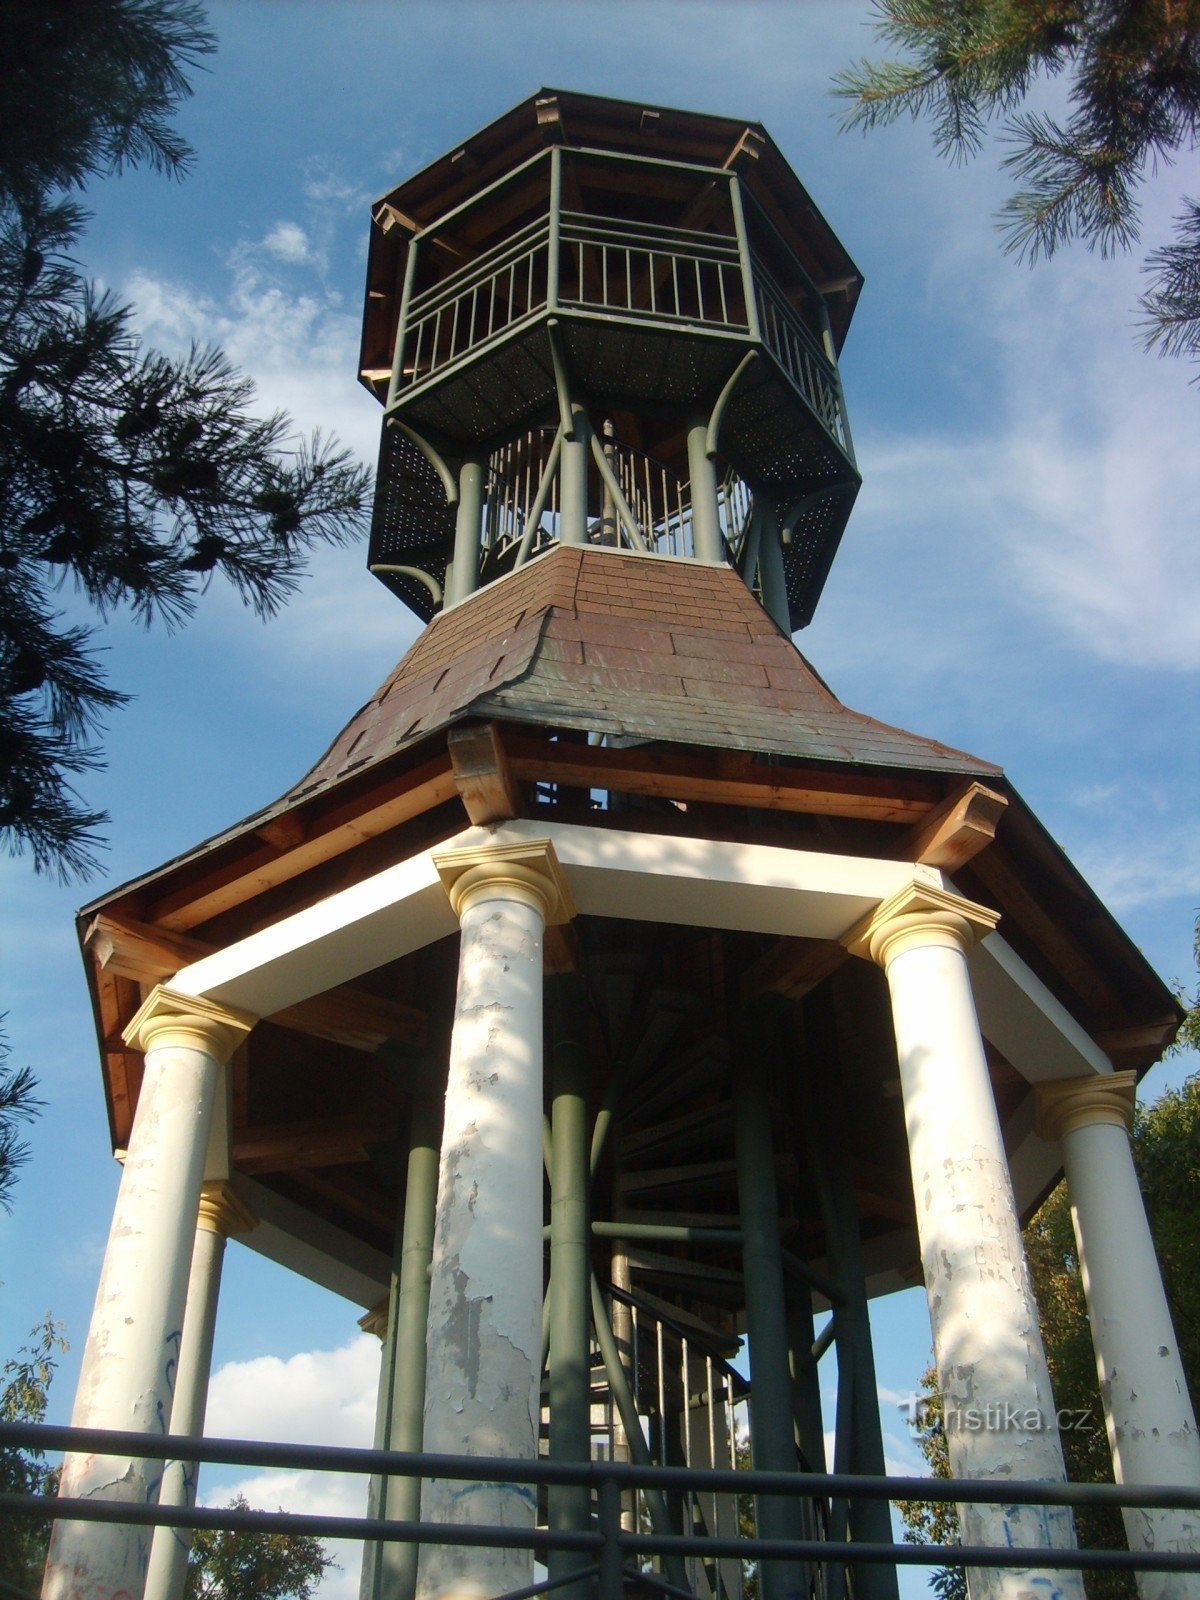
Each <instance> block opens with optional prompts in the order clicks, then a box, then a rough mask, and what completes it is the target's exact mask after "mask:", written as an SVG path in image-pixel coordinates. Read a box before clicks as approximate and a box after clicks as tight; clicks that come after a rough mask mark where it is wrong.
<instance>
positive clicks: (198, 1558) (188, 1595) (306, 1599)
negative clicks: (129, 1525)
mask: <svg viewBox="0 0 1200 1600" xmlns="http://www.w3.org/2000/svg"><path fill="white" fill-rule="evenodd" d="M229 1509H230V1510H231V1511H248V1510H249V1509H250V1506H249V1503H248V1502H247V1500H246V1499H245V1497H244V1496H243V1495H240V1494H239V1495H235V1496H234V1498H233V1499H232V1500H231V1501H230V1502H229ZM333 1565H334V1563H333V1562H332V1561H331V1560H330V1559H329V1558H328V1557H327V1556H326V1554H325V1547H324V1545H322V1543H321V1541H320V1540H319V1539H314V1538H311V1537H309V1536H308V1535H306V1534H289V1533H241V1532H237V1531H234V1530H231V1531H228V1532H219V1531H217V1530H215V1529H212V1528H202V1529H198V1530H197V1532H196V1533H195V1534H194V1535H193V1537H192V1552H191V1556H190V1557H189V1559H188V1576H187V1587H186V1589H185V1590H184V1600H311V1596H312V1594H313V1591H314V1590H315V1588H316V1586H317V1584H318V1583H319V1582H320V1581H321V1578H322V1577H323V1576H324V1574H325V1573H326V1572H327V1571H328V1570H329V1568H330V1567H332V1566H333Z"/></svg>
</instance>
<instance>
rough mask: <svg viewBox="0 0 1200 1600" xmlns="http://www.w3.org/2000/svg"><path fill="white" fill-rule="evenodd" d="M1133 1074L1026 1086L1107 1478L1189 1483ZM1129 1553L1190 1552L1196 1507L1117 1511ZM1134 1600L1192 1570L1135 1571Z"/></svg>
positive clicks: (1197, 1537)
mask: <svg viewBox="0 0 1200 1600" xmlns="http://www.w3.org/2000/svg"><path fill="white" fill-rule="evenodd" d="M1135 1086H1136V1074H1135V1073H1132V1072H1114V1073H1112V1074H1111V1075H1107V1076H1104V1077H1100V1076H1096V1077H1092V1078H1071V1079H1068V1080H1066V1081H1063V1082H1058V1083H1044V1084H1039V1086H1038V1124H1039V1126H1038V1132H1039V1133H1040V1134H1041V1135H1042V1137H1043V1138H1044V1139H1058V1140H1061V1144H1062V1155H1063V1165H1064V1167H1065V1168H1066V1174H1067V1188H1068V1190H1069V1191H1070V1196H1071V1220H1072V1222H1073V1223H1074V1225H1075V1240H1076V1243H1077V1244H1078V1246H1079V1267H1080V1272H1081V1274H1082V1277H1083V1289H1084V1293H1085V1295H1086V1296H1087V1308H1088V1318H1089V1320H1090V1322H1091V1325H1092V1343H1093V1344H1094V1345H1095V1349H1096V1371H1097V1373H1098V1375H1099V1379H1100V1395H1101V1399H1102V1401H1103V1404H1104V1416H1105V1421H1106V1424H1107V1427H1108V1442H1109V1445H1110V1446H1111V1448H1112V1457H1113V1474H1114V1476H1115V1478H1116V1481H1117V1482H1118V1483H1130V1484H1135V1483H1136V1484H1176V1485H1180V1486H1183V1487H1187V1488H1192V1489H1196V1488H1200V1438H1198V1437H1197V1434H1196V1416H1195V1412H1194V1411H1193V1409H1192V1403H1191V1399H1190V1397H1189V1395H1188V1389H1187V1380H1186V1378H1185V1377H1184V1373H1183V1363H1182V1362H1181V1360H1180V1358H1179V1343H1178V1340H1177V1339H1176V1337H1175V1329H1174V1327H1173V1326H1172V1324H1171V1312H1170V1309H1169V1307H1168V1305H1167V1297H1166V1294H1165V1293H1164V1291H1163V1285H1162V1277H1161V1275H1160V1273H1159V1269H1158V1259H1157V1257H1156V1255H1155V1253H1154V1240H1153V1239H1152V1238H1151V1236H1150V1226H1149V1223H1148V1222H1147V1220H1146V1208H1145V1206H1144V1205H1143V1203H1142V1194H1141V1189H1140V1188H1139V1186H1138V1180H1137V1172H1136V1170H1135V1168H1134V1165H1133V1152H1132V1150H1131V1149H1130V1147H1129V1130H1130V1128H1131V1127H1132V1126H1133V1102H1134V1092H1135ZM1124 1518H1125V1535H1126V1538H1127V1539H1128V1541H1129V1548H1130V1549H1131V1550H1190V1551H1193V1552H1195V1553H1196V1554H1197V1555H1200V1513H1198V1512H1195V1511H1166V1510H1156V1509H1145V1510H1143V1509H1139V1508H1133V1509H1130V1510H1128V1511H1126V1512H1124ZM1138 1589H1139V1591H1140V1593H1141V1595H1142V1596H1143V1600H1183V1597H1184V1596H1187V1597H1188V1600H1198V1597H1200V1574H1197V1575H1194V1576H1193V1575H1190V1574H1188V1575H1185V1574H1184V1573H1165V1572H1147V1573H1141V1574H1139V1575H1138Z"/></svg>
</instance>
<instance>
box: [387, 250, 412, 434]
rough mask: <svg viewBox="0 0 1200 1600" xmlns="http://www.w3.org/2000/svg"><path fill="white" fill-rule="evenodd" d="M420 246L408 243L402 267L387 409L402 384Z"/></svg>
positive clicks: (393, 402) (392, 403)
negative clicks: (406, 255) (402, 283)
mask: <svg viewBox="0 0 1200 1600" xmlns="http://www.w3.org/2000/svg"><path fill="white" fill-rule="evenodd" d="M419 249H420V246H419V245H418V244H417V241H416V239H415V238H412V239H410V240H409V241H408V260H407V261H406V262H405V265H404V288H403V290H402V292H401V295H400V317H399V320H398V321H397V323H396V347H395V350H394V351H393V353H392V377H391V382H390V383H389V384H388V396H387V409H388V410H390V409H391V408H392V406H393V405H394V404H395V401H396V396H397V395H398V394H399V393H400V386H401V384H402V383H403V382H404V346H405V343H406V340H407V335H408V308H409V305H410V304H411V302H412V292H413V284H414V283H415V282H416V277H417V253H418V251H419Z"/></svg>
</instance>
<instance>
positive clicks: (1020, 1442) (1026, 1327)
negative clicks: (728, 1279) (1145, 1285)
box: [888, 944, 1084, 1600]
mask: <svg viewBox="0 0 1200 1600" xmlns="http://www.w3.org/2000/svg"><path fill="white" fill-rule="evenodd" d="M888 980H889V984H890V986H891V991H892V1007H893V1013H894V1017H895V1025H896V1044H897V1051H898V1055H899V1061H900V1076H901V1082H902V1085H903V1090H904V1114H905V1121H906V1124H907V1128H908V1138H909V1153H910V1159H911V1162H912V1178H913V1192H914V1193H915V1194H918V1195H921V1196H922V1197H923V1204H922V1205H921V1206H920V1207H919V1208H918V1216H917V1224H918V1232H919V1234H920V1240H921V1258H922V1264H923V1268H924V1275H925V1286H926V1292H927V1296H928V1301H929V1316H930V1322H931V1324H932V1328H933V1342H934V1352H935V1357H936V1362H937V1371H938V1387H939V1389H940V1392H941V1398H942V1405H943V1409H944V1414H945V1419H946V1444H947V1449H948V1453H949V1457H950V1470H951V1472H952V1474H953V1475H954V1476H956V1477H963V1478H974V1479H983V1480H985V1481H986V1480H995V1481H997V1482H1002V1481H1003V1480H1006V1479H1020V1478H1028V1479H1034V1480H1045V1481H1050V1482H1061V1481H1063V1479H1064V1478H1065V1476H1066V1474H1065V1469H1064V1466H1063V1457H1062V1447H1061V1443H1060V1440H1059V1433H1058V1423H1057V1418H1056V1413H1055V1406H1054V1397H1053V1393H1052V1391H1051V1388H1050V1375H1049V1371H1048V1369H1047V1366H1046V1355H1045V1350H1044V1347H1043V1345H1042V1337H1041V1330H1040V1328H1039V1325H1038V1317H1037V1305H1036V1302H1035V1300H1034V1297H1033V1287H1032V1284H1031V1282H1030V1278H1029V1269H1028V1266H1027V1264H1026V1261H1025V1252H1024V1248H1023V1246H1022V1243H1021V1234H1020V1221H1019V1218H1018V1215H1017V1208H1016V1202H1015V1200H1014V1197H1013V1191H1012V1182H1011V1179H1010V1177H1009V1172H1008V1164H1007V1161H1006V1159H1005V1155H1004V1145H1003V1141H1002V1138H1001V1134H1000V1126H999V1122H998V1120H997V1117H996V1108H995V1103H994V1101H993V1099H992V1093H991V1085H990V1081H989V1079H988V1072H987V1063H986V1060H985V1059H984V1055H983V1047H982V1041H981V1039H980V1036H979V1027H978V1023H977V1021H976V1019H975V1012H974V1006H973V1004H972V1001H971V994H970V986H969V981H968V978H967V969H966V962H965V959H964V957H963V955H962V954H961V953H960V952H959V951H958V950H957V949H953V948H948V947H946V946H945V945H941V944H931V945H926V946H916V947H911V948H909V949H907V950H904V951H903V952H902V953H901V954H899V955H897V956H896V957H895V958H894V959H893V960H892V961H891V962H890V964H889V966H888ZM958 1510H959V1519H960V1524H961V1528H962V1538H963V1542H964V1544H977V1545H1000V1546H1009V1547H1012V1546H1015V1545H1026V1546H1032V1547H1036V1546H1039V1545H1040V1546H1048V1547H1051V1548H1054V1547H1057V1548H1060V1549H1063V1548H1070V1547H1072V1546H1074V1545H1075V1543H1076V1540H1075V1530H1074V1521H1073V1518H1072V1516H1071V1514H1070V1512H1069V1510H1067V1509H1066V1508H1065V1507H1054V1506H1046V1507H1033V1506H1019V1505H1012V1504H1007V1505H1005V1504H1003V1503H1000V1504H995V1505H964V1506H960V1507H959V1508H958ZM968 1582H969V1586H970V1592H971V1597H972V1600H1035V1597H1036V1600H1083V1593H1084V1590H1083V1584H1082V1579H1081V1578H1080V1576H1079V1574H1078V1573H1071V1572H1066V1571H1061V1570H1038V1571H1029V1570H1008V1571H997V1570H991V1571H983V1570H979V1569H972V1570H971V1571H970V1572H969V1573H968Z"/></svg>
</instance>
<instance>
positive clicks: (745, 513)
mask: <svg viewBox="0 0 1200 1600" xmlns="http://www.w3.org/2000/svg"><path fill="white" fill-rule="evenodd" d="M555 437H556V430H555V429H554V428H550V427H537V428H531V429H529V430H528V431H527V432H526V433H524V434H521V435H520V436H519V437H518V438H516V439H511V440H509V441H507V442H506V443H505V444H503V445H501V446H500V447H499V448H498V449H497V450H494V451H493V452H492V454H491V455H490V456H489V457H488V462H487V487H486V499H485V505H484V513H483V526H482V530H481V549H482V550H483V552H484V559H485V561H486V560H487V559H488V558H490V559H491V561H492V562H493V563H495V564H497V565H503V564H504V563H505V561H506V559H507V558H508V557H509V555H510V553H511V552H513V551H514V548H515V547H519V546H520V544H521V542H522V540H523V539H524V537H525V533H526V530H527V528H528V526H529V519H530V517H531V516H532V514H533V512H534V511H535V510H536V511H537V512H538V527H537V530H536V531H535V533H534V535H533V537H532V538H531V539H530V541H529V549H528V555H527V557H526V559H528V557H530V556H533V555H536V554H537V553H538V552H539V551H541V550H545V549H548V548H549V547H550V545H552V544H554V543H555V542H556V540H557V539H558V530H559V485H558V479H557V474H556V473H552V476H551V481H550V483H549V485H548V487H547V489H546V491H545V492H544V493H542V494H541V497H540V505H539V490H540V489H541V486H542V479H543V476H544V475H545V473H546V472H547V470H549V469H550V467H551V465H552V460H553V453H554V441H555ZM601 448H602V449H603V451H604V456H605V459H606V460H607V462H608V465H609V467H610V468H611V470H612V473H613V476H614V478H615V479H616V482H617V485H618V487H619V489H620V491H621V495H622V497H623V498H624V501H625V505H626V507H627V508H628V511H629V512H630V514H631V515H632V518H633V521H634V524H635V526H636V527H637V529H638V532H639V534H640V536H641V539H642V541H643V543H644V545H645V547H646V549H647V550H649V551H651V552H653V553H654V554H656V555H668V556H691V555H692V554H693V547H692V502H691V485H690V484H689V482H688V480H687V479H686V478H684V477H682V476H680V474H679V473H677V472H675V471H673V470H672V468H670V467H668V466H667V465H666V464H665V463H664V462H662V461H659V460H657V459H656V458H655V457H654V456H652V455H649V454H648V453H647V452H646V451H644V450H639V449H638V448H637V447H636V446H635V445H631V444H627V443H626V442H625V441H624V440H622V439H618V438H617V437H616V436H615V435H614V434H613V433H612V432H611V430H609V429H607V428H606V430H605V431H604V433H603V435H602V438H601ZM592 486H593V491H594V504H595V514H594V517H593V520H592V525H591V539H592V542H594V543H596V544H603V545H609V546H612V547H616V548H624V549H636V548H638V546H637V545H636V544H635V542H634V540H633V538H632V537H631V535H630V532H629V529H628V527H627V526H626V524H625V520H624V518H623V517H622V516H620V515H619V514H618V511H617V507H616V505H615V503H614V501H613V497H612V494H611V492H610V491H609V490H608V488H607V486H606V485H605V484H604V483H603V482H602V481H601V480H600V478H599V474H598V473H594V474H593V478H592ZM752 507H753V494H752V493H751V490H750V488H749V486H748V485H747V484H746V483H745V482H744V481H743V480H742V479H741V478H739V477H738V475H737V474H736V473H735V472H733V471H729V472H727V473H726V475H725V477H724V478H723V479H722V480H721V482H720V484H719V485H718V488H717V513H718V521H719V525H720V528H721V532H722V535H723V536H724V539H725V543H726V546H727V548H728V551H729V554H730V558H731V559H732V560H735V561H736V560H737V558H738V556H739V554H740V552H741V548H742V544H743V541H744V539H745V536H746V531H747V529H748V527H749V523H750V513H751V510H752Z"/></svg>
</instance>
